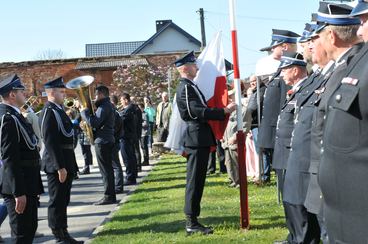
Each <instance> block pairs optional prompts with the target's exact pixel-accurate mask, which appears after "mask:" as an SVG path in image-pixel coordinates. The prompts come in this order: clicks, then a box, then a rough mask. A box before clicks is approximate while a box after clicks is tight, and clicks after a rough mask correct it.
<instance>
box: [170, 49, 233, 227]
mask: <svg viewBox="0 0 368 244" xmlns="http://www.w3.org/2000/svg"><path fill="white" fill-rule="evenodd" d="M195 61H196V59H195V56H194V53H193V52H189V53H188V54H186V55H185V56H183V57H182V58H179V59H178V60H176V61H175V65H176V67H177V69H178V71H179V73H180V76H181V79H180V83H179V86H178V88H177V91H176V102H177V105H178V109H179V113H180V117H181V118H182V119H183V120H184V121H186V122H187V125H188V128H187V130H186V132H185V134H184V147H185V153H186V155H187V183H186V190H185V207H184V213H185V214H186V218H187V222H186V232H187V234H192V233H196V232H199V233H202V234H212V233H213V230H212V229H211V228H210V227H205V226H203V225H201V224H200V223H199V222H198V220H197V217H198V216H199V214H200V202H201V198H202V194H203V188H204V183H205V179H206V171H207V164H208V157H209V153H210V147H211V146H215V145H216V142H215V137H214V135H213V132H212V130H211V128H210V126H209V124H208V122H207V121H208V120H224V119H225V116H226V114H230V113H231V112H232V111H234V110H235V107H236V105H235V104H234V103H231V104H229V105H228V106H227V107H225V108H224V109H219V108H208V107H207V104H206V101H205V98H204V96H203V94H202V92H201V91H200V90H199V89H198V87H197V86H196V85H195V84H194V83H193V79H194V77H195V76H196V74H197V71H198V68H197V65H196V63H195Z"/></svg>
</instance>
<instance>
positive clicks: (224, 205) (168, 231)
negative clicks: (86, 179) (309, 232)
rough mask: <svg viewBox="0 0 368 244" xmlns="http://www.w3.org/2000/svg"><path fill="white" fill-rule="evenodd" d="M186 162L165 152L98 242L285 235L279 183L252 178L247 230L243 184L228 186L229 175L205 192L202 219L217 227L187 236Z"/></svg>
mask: <svg viewBox="0 0 368 244" xmlns="http://www.w3.org/2000/svg"><path fill="white" fill-rule="evenodd" d="M185 167H186V163H185V159H184V158H182V157H179V156H173V155H166V156H165V157H163V158H162V159H161V160H160V162H158V163H157V165H156V166H155V167H154V169H153V171H152V172H151V173H150V175H149V176H148V177H147V178H146V179H145V181H144V183H143V184H141V185H140V186H139V188H138V189H137V190H136V192H135V193H134V194H133V195H132V196H131V197H130V199H129V201H128V202H127V203H124V204H123V205H122V206H121V207H120V209H119V210H118V211H117V212H116V213H115V215H114V217H113V218H112V220H111V221H110V222H108V223H106V224H105V226H104V228H103V230H102V231H101V232H100V233H99V234H98V235H97V237H96V238H95V239H94V241H93V243H104V244H106V243H243V242H246V243H272V242H273V241H275V240H283V239H285V237H286V235H287V229H286V227H285V220H284V213H283V209H282V206H280V205H278V204H277V195H276V186H275V184H271V185H268V186H262V187H260V186H255V185H254V184H248V194H249V207H250V225H251V227H250V230H248V231H242V230H240V227H239V222H240V221H239V208H240V207H239V189H234V188H229V187H228V186H227V185H228V180H227V176H226V175H211V176H208V177H207V180H206V186H205V190H204V194H203V198H202V204H201V205H202V210H201V216H200V218H199V220H200V222H201V223H203V224H205V225H211V226H213V227H214V231H215V233H214V234H213V235H209V236H203V235H199V234H198V235H197V234H196V235H192V236H186V233H185V230H184V226H185V221H184V218H185V216H184V213H183V207H184V191H185V172H186V169H185ZM274 181H275V180H274V179H273V182H274Z"/></svg>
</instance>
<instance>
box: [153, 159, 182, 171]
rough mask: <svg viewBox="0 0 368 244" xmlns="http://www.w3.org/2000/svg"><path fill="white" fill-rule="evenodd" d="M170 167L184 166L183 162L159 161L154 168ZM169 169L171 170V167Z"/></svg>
mask: <svg viewBox="0 0 368 244" xmlns="http://www.w3.org/2000/svg"><path fill="white" fill-rule="evenodd" d="M172 165H180V167H183V165H185V162H183V161H166V160H165V159H164V160H160V161H159V162H157V163H156V166H172ZM170 169H173V167H170Z"/></svg>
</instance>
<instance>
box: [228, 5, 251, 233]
mask: <svg viewBox="0 0 368 244" xmlns="http://www.w3.org/2000/svg"><path fill="white" fill-rule="evenodd" d="M229 13H230V30H231V41H232V50H233V65H234V88H235V102H236V105H237V106H236V114H237V122H238V132H237V134H236V138H237V144H238V164H239V179H240V225H241V228H242V229H249V206H248V185H247V170H246V164H245V134H244V131H243V116H242V103H241V90H240V73H239V57H238V38H237V31H236V25H235V0H229Z"/></svg>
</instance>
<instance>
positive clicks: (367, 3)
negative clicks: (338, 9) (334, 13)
mask: <svg viewBox="0 0 368 244" xmlns="http://www.w3.org/2000/svg"><path fill="white" fill-rule="evenodd" d="M367 13H368V0H359V1H358V4H357V5H356V6H355V8H353V11H351V13H350V16H359V15H362V14H367Z"/></svg>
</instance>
